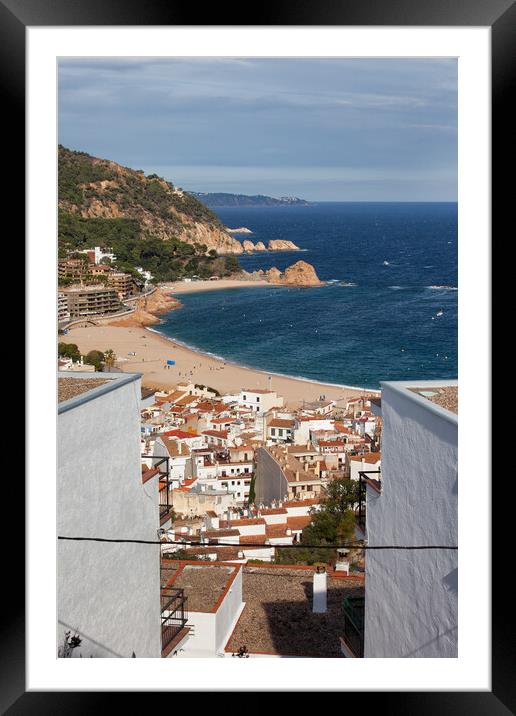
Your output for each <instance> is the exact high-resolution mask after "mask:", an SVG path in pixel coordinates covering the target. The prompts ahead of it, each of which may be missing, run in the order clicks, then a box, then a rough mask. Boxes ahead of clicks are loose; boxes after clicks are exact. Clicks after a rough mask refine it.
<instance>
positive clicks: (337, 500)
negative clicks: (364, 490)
mask: <svg viewBox="0 0 516 716" xmlns="http://www.w3.org/2000/svg"><path fill="white" fill-rule="evenodd" d="M358 500H359V486H358V481H357V480H350V479H349V478H341V479H339V480H331V482H330V483H329V484H328V485H327V487H326V489H325V491H324V495H323V510H324V511H325V512H328V513H330V514H342V513H343V512H345V511H346V510H348V509H353V507H354V506H355V505H356V504H357V503H358Z"/></svg>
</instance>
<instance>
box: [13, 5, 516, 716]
mask: <svg viewBox="0 0 516 716" xmlns="http://www.w3.org/2000/svg"><path fill="white" fill-rule="evenodd" d="M201 8H202V9H201ZM242 9H243V7H242V6H240V7H239V8H236V7H235V8H233V7H232V6H227V5H226V6H221V5H219V4H213V5H206V6H197V5H196V4H191V5H188V4H186V3H179V2H173V0H168V2H167V1H162V0H145V1H144V0H0V86H1V89H2V97H3V103H2V104H3V108H4V112H3V119H4V127H5V129H4V147H3V150H4V151H3V155H4V162H5V164H4V172H5V170H6V168H7V169H8V171H7V174H8V187H7V194H6V195H5V196H7V197H8V199H7V200H8V202H9V207H10V209H9V211H10V212H11V211H13V210H15V209H14V207H16V206H18V211H17V212H16V214H17V216H18V217H19V218H18V220H17V222H16V226H17V229H16V237H15V236H13V235H12V236H11V239H15V241H19V240H20V238H19V235H20V233H21V231H22V228H21V227H22V219H21V217H23V216H24V214H25V209H24V206H23V203H24V198H23V192H22V189H21V188H22V187H23V186H24V185H25V177H24V173H25V162H24V156H25V152H24V149H23V148H24V146H25V95H24V92H25V30H26V28H27V27H28V26H30V27H37V26H79V25H82V26H97V25H98V26H102V25H112V26H116V25H135V26H153V25H154V26H156V25H173V26H185V25H193V26H195V25H203V26H210V25H212V26H216V25H221V26H222V25H255V26H256V25H260V26H263V25H298V26H299V25H302V26H321V25H334V26H353V25H360V26H379V25H383V26H385V25H387V26H425V25H426V26H440V27H443V26H484V27H486V26H489V27H491V32H492V92H493V94H492V101H493V106H492V130H493V131H492V162H493V179H494V181H493V185H492V186H493V196H492V209H493V236H501V234H502V231H505V227H512V223H513V221H511V220H512V216H509V212H510V211H511V209H512V203H513V202H514V200H513V198H512V194H513V193H514V188H513V186H514V182H513V181H512V180H509V181H507V180H506V179H505V176H506V175H507V176H511V174H512V172H511V170H512V168H513V166H514V164H513V162H512V161H511V158H512V156H511V155H512V153H511V151H510V149H511V146H510V143H511V141H512V138H513V133H514V124H515V122H514V112H513V111H511V109H510V101H511V99H513V96H512V95H513V94H514V87H515V86H516V83H515V77H514V74H515V72H514V66H515V57H516V52H515V48H516V6H515V4H514V3H513V1H512V0H463V1H462V2H460V3H459V2H453V1H452V0H425V1H424V2H423V1H421V0H420V2H416V0H383V1H382V0H346V1H344V0H342V1H340V2H339V0H333V1H332V0H318V2H316V3H314V2H307V1H306V0H298V1H297V2H295V3H294V2H288V1H286V0H276V2H275V3H274V4H272V3H268V4H261V5H260V4H258V5H256V6H253V7H252V17H248V18H245V15H244V14H243V13H242V12H241V10H242ZM199 16H201V17H202V23H199V22H198V20H199ZM6 154H7V157H6ZM504 169H506V170H508V171H507V172H505V171H504ZM511 199H512V202H511ZM512 213H513V212H512V211H511V214H512ZM511 231H512V229H511ZM494 246H495V244H493V248H494ZM16 261H17V262H18V263H19V262H20V257H19V252H18V253H17V257H16ZM502 273H503V271H502ZM495 307H496V304H495V303H493V308H495ZM495 313H496V311H493V315H494V314H495ZM493 397H494V392H493ZM486 407H488V406H482V409H486ZM494 475H495V473H494V472H493V476H494ZM495 485H496V483H495ZM495 485H494V486H495ZM494 486H493V494H494V495H495V494H496V493H495V492H494ZM4 504H5V505H11V506H14V505H16V506H17V507H18V508H20V504H21V501H20V484H19V482H18V480H14V479H9V480H7V479H6V480H4ZM499 509H500V505H499V504H497V501H496V500H494V499H493V510H494V511H495V512H497V511H498V510H499ZM21 512H22V511H21V509H17V517H18V518H19V515H20V514H21ZM507 524H508V522H507V521H505V520H503V519H501V517H499V516H497V518H496V519H493V531H492V538H493V544H495V545H502V544H506V540H509V535H508V529H507ZM6 534H8V535H9V537H10V538H11V539H9V542H7V541H5V542H4V554H3V556H4V575H3V576H4V580H5V581H4V589H3V590H2V591H3V597H4V599H5V600H6V605H5V607H4V609H3V619H2V631H1V640H0V659H1V661H0V708H1V709H2V713H9V714H32V713H34V714H36V713H37V714H46V713H53V714H54V713H60V712H65V713H71V712H73V713H75V714H80V713H91V712H92V711H93V710H94V709H96V708H98V707H101V706H104V705H107V706H109V704H110V703H114V702H113V701H112V700H113V698H117V699H119V695H115V694H112V693H107V692H101V693H99V692H84V693H77V692H26V685H25V605H24V598H23V590H22V584H24V582H25V575H24V566H23V565H24V557H25V549H24V548H25V544H24V538H23V536H22V531H21V529H20V525H19V523H17V524H16V526H15V529H14V530H13V529H12V527H11V528H10V529H9V531H8V532H5V531H4V540H6V536H5V535H6ZM492 565H493V569H492V575H493V585H494V586H495V589H494V590H493V595H492V691H491V692H484V691H482V692H475V691H467V692H466V691H456V692H425V693H423V692H401V693H400V692H382V693H379V692H365V693H364V692H360V693H356V692H351V693H346V695H345V705H344V703H343V708H344V707H347V708H349V706H350V704H353V705H356V704H357V703H358V699H360V704H361V708H363V707H364V698H367V705H368V706H369V705H371V704H370V700H371V699H376V701H377V703H378V706H379V708H381V711H382V713H383V714H397V715H400V714H411V715H412V714H423V715H426V714H436V713H438V714H440V716H445V715H447V714H457V713H461V712H462V713H467V714H468V715H473V714H489V715H490V716H498V714H499V715H500V716H502V714H508V713H515V712H516V688H515V683H516V679H515V675H516V668H515V663H516V662H515V659H514V655H515V654H514V633H515V630H514V628H511V626H512V627H514V616H513V614H514V608H513V604H512V601H513V600H512V597H511V593H510V590H508V589H507V583H506V582H505V580H504V577H508V576H510V572H511V571H512V560H509V564H507V563H506V562H505V557H504V551H503V550H502V549H500V547H498V548H497V549H495V550H493V561H492ZM508 566H509V569H508ZM471 596H472V599H474V595H471ZM511 619H512V622H511ZM373 668H374V667H373ZM200 681H201V682H202V680H200ZM201 689H202V686H201ZM227 690H228V691H229V689H227ZM313 690H314V691H317V687H316V684H315V683H314V688H313ZM336 690H339V687H338V685H336ZM161 695H165V696H167V694H166V693H165V694H161ZM130 698H131V704H132V706H133V708H134V707H137V704H138V703H139V701H136V699H139V696H137V695H136V694H131V697H130ZM145 698H148V694H147V695H146V696H145ZM146 703H147V705H148V702H146ZM176 705H177V702H176ZM170 707H173V705H172V704H171V705H170Z"/></svg>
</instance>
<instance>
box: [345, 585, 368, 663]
mask: <svg viewBox="0 0 516 716" xmlns="http://www.w3.org/2000/svg"><path fill="white" fill-rule="evenodd" d="M343 609H344V640H345V641H346V644H347V645H348V647H349V648H350V649H351V651H352V652H353V654H354V655H355V656H356V657H357V658H362V657H363V656H364V597H344V602H343Z"/></svg>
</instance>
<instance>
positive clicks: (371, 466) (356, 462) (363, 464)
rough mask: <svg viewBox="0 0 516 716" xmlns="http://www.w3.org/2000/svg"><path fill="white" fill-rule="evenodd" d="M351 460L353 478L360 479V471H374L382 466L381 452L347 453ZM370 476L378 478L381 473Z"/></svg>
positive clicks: (350, 466)
mask: <svg viewBox="0 0 516 716" xmlns="http://www.w3.org/2000/svg"><path fill="white" fill-rule="evenodd" d="M347 458H348V461H349V476H350V478H351V479H352V480H358V479H359V472H370V473H374V472H376V471H378V470H380V468H381V464H382V456H381V454H380V453H379V452H368V453H365V454H364V455H347ZM368 477H372V478H373V479H378V477H380V476H379V475H374V474H371V475H369V476H368Z"/></svg>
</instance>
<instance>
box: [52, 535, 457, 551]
mask: <svg viewBox="0 0 516 716" xmlns="http://www.w3.org/2000/svg"><path fill="white" fill-rule="evenodd" d="M57 539H62V540H71V541H76V542H114V543H120V544H125V543H130V544H160V545H167V544H176V545H179V546H182V547H267V548H271V547H278V548H279V549H345V548H351V549H405V550H419V549H449V550H458V549H459V548H458V547H457V546H455V545H442V544H426V545H391V544H388V545H368V544H365V545H362V544H357V543H356V542H345V543H344V544H301V543H296V544H256V542H239V543H234V542H217V543H214V542H210V543H205V542H194V541H193V540H167V541H166V542H161V541H159V540H145V539H111V538H108V537H63V536H58V538H57Z"/></svg>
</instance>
